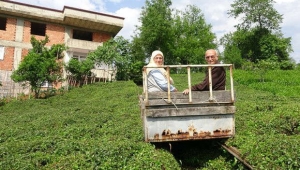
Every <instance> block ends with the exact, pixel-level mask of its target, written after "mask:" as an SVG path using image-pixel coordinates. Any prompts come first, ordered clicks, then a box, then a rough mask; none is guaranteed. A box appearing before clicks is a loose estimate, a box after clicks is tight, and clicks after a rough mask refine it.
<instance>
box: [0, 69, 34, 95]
mask: <svg viewBox="0 0 300 170" xmlns="http://www.w3.org/2000/svg"><path fill="white" fill-rule="evenodd" d="M11 74H12V71H2V70H0V82H1V86H0V99H1V98H4V97H15V98H17V97H18V95H19V94H28V93H29V91H30V88H29V86H25V87H24V86H22V85H21V84H20V83H15V82H14V81H13V80H12V79H11V78H10V76H11Z"/></svg>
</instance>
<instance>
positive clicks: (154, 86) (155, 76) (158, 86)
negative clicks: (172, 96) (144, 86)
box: [148, 70, 175, 92]
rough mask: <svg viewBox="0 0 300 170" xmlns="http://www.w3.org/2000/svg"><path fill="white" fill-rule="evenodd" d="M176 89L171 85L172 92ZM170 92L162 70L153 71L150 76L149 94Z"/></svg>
mask: <svg viewBox="0 0 300 170" xmlns="http://www.w3.org/2000/svg"><path fill="white" fill-rule="evenodd" d="M174 90H175V87H174V86H173V85H171V84H170V91H174ZM159 91H162V92H163V91H165V92H166V91H168V80H167V79H166V77H165V76H164V75H163V73H162V72H161V71H160V70H151V71H150V72H149V74H148V92H159Z"/></svg>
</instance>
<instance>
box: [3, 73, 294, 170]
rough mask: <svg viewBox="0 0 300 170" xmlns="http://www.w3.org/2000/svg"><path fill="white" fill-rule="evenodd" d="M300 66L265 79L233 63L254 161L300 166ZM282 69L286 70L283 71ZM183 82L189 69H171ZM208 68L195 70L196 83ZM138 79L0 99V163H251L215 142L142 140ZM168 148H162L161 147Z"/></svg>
mask: <svg viewBox="0 0 300 170" xmlns="http://www.w3.org/2000/svg"><path fill="white" fill-rule="evenodd" d="M298 74H299V70H290V71H280V70H270V71H268V72H267V73H266V75H265V81H264V82H261V81H260V76H259V75H257V74H256V73H255V72H253V71H245V70H234V78H235V79H234V80H235V96H236V107H237V112H236V119H235V123H236V136H235V137H234V138H232V139H230V140H228V141H227V142H226V143H227V144H228V145H231V146H235V147H236V148H238V149H239V150H240V151H241V152H242V155H243V157H244V158H245V159H246V160H247V161H248V162H249V163H250V164H251V165H252V166H253V167H254V168H255V169H262V170H263V169H298V168H299V167H300V158H299V155H300V150H299V149H298V148H299V140H300V136H299V135H300V134H299V132H300V126H299V123H300V122H299V120H300V115H299V108H300V104H299V102H298V100H299V98H300V96H299V93H298V91H299V90H300V89H299V87H300V81H299V80H298V79H297V78H296V77H297V75H298ZM278 75H280V77H279V76H278ZM171 76H172V78H173V79H174V81H175V85H176V87H177V88H178V89H179V90H183V89H185V88H186V87H187V77H186V75H185V74H172V75H171ZM203 76H204V74H201V73H193V74H192V83H193V84H194V83H197V82H199V81H201V80H202V78H203ZM138 94H141V87H138V86H136V85H135V84H134V83H133V82H130V81H129V82H113V83H106V84H105V83H96V84H92V85H86V86H83V87H82V88H75V89H72V90H71V91H70V92H68V93H63V94H62V95H57V96H54V97H50V98H48V99H31V100H23V101H20V100H14V101H10V102H9V103H6V104H5V105H4V106H1V107H0V121H1V122H2V123H1V124H0V128H1V133H0V134H1V136H0V143H1V145H0V169H4V170H5V169H20V168H22V169H244V167H243V166H242V164H241V163H239V162H238V161H237V160H236V159H234V158H233V157H232V156H231V155H230V154H228V153H227V152H225V151H224V150H222V149H221V148H220V147H218V146H217V145H215V141H213V140H207V141H189V142H177V143H172V146H173V147H172V152H171V153H170V152H169V144H168V143H165V144H162V145H163V146H162V147H160V146H159V145H154V144H150V143H145V142H144V141H143V140H144V139H143V131H142V129H143V128H142V120H141V119H140V118H141V117H140V110H139V107H138V97H137V96H138ZM158 148H163V149H158Z"/></svg>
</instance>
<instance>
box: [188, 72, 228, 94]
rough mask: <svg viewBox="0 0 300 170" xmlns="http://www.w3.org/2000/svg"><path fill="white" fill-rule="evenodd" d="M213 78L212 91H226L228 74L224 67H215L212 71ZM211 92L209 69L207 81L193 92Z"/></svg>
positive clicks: (206, 76) (197, 86)
mask: <svg viewBox="0 0 300 170" xmlns="http://www.w3.org/2000/svg"><path fill="white" fill-rule="evenodd" d="M211 76H212V89H213V90H225V82H226V72H225V69H224V68H223V67H213V69H212V70H211ZM208 90H209V77H208V69H207V70H206V74H205V79H204V80H203V81H202V82H201V83H199V84H196V85H194V86H192V91H208Z"/></svg>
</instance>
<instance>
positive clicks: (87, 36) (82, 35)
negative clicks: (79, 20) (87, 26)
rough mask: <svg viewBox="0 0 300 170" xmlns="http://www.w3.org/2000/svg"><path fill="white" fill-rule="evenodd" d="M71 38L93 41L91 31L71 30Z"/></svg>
mask: <svg viewBox="0 0 300 170" xmlns="http://www.w3.org/2000/svg"><path fill="white" fill-rule="evenodd" d="M73 38H74V39H79V40H86V41H93V33H92V32H88V31H80V30H73Z"/></svg>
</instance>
